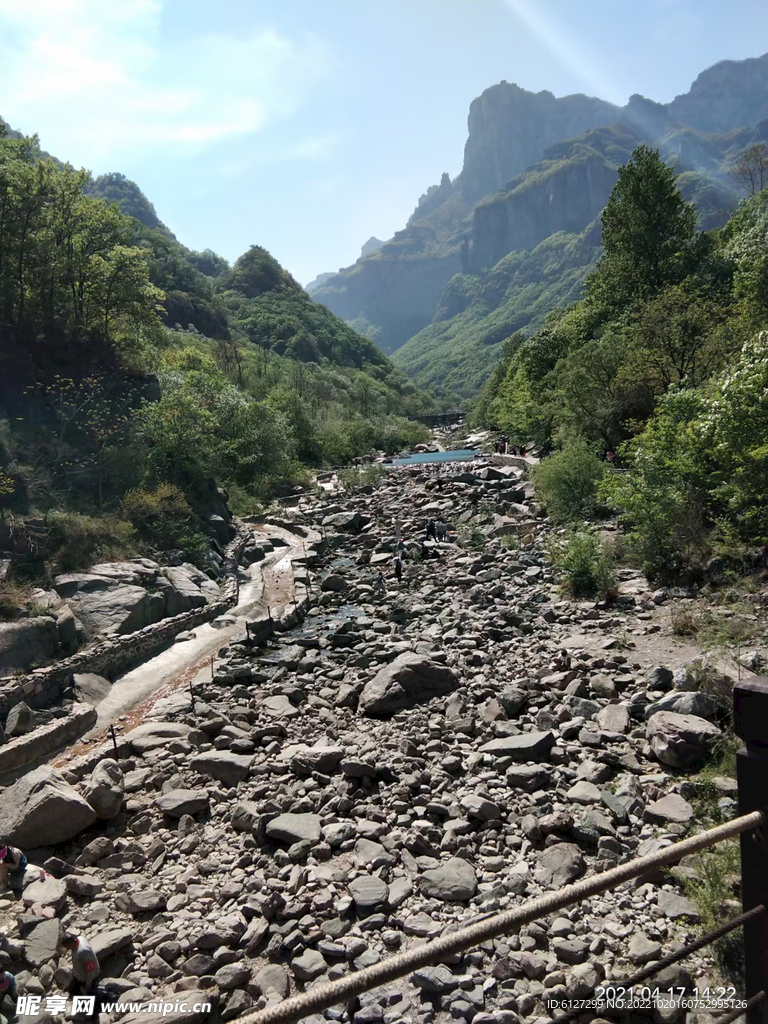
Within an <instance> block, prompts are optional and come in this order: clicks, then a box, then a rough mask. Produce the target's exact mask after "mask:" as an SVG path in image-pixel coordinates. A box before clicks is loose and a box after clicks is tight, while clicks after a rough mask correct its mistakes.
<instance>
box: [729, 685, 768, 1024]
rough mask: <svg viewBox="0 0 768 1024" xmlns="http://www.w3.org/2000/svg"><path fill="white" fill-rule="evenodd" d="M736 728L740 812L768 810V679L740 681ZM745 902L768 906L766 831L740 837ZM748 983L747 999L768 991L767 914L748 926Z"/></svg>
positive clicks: (767, 1008)
mask: <svg viewBox="0 0 768 1024" xmlns="http://www.w3.org/2000/svg"><path fill="white" fill-rule="evenodd" d="M733 727H734V729H735V731H736V735H737V736H739V737H740V738H741V739H742V740H744V744H745V746H744V749H743V750H740V751H739V752H738V754H737V755H736V774H737V778H738V783H739V814H748V813H749V812H750V811H757V810H759V811H764V810H765V809H766V808H768V678H765V677H760V678H754V679H749V680H744V681H743V682H739V683H736V685H735V686H734V688H733ZM740 842H741V898H742V905H743V907H744V910H745V911H747V910H751V909H752V908H753V907H756V906H759V905H760V904H761V903H762V904H763V905H765V906H768V870H767V869H766V854H768V843H766V835H765V831H764V829H762V828H759V829H756V830H755V831H754V832H751V833H750V834H748V835H747V834H742V836H741V840H740ZM744 980H745V989H746V992H745V994H746V997H747V999H751V998H752V997H753V996H756V995H757V993H758V992H761V991H762V992H768V920H767V919H766V916H765V915H762V916H760V917H757V918H755V919H753V920H751V921H749V922H748V923H747V924H745V925H744ZM747 1024H768V1003H766V1002H756V1003H755V1004H753V1005H752V1006H751V1007H750V1008H749V1009H748V1010H747Z"/></svg>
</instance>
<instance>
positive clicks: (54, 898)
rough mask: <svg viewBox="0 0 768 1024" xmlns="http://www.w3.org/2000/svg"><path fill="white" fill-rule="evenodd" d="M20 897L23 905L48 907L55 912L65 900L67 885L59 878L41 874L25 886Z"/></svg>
mask: <svg viewBox="0 0 768 1024" xmlns="http://www.w3.org/2000/svg"><path fill="white" fill-rule="evenodd" d="M22 899H23V901H24V906H25V907H33V906H35V905H37V906H39V907H42V908H43V909H45V908H46V907H50V908H51V909H52V910H53V911H54V913H55V912H56V911H59V910H61V908H62V907H63V906H64V904H65V902H66V899H67V886H66V883H65V882H63V881H62V880H61V879H60V878H54V877H53V875H43V877H42V878H38V879H37V880H36V881H34V882H31V883H30V884H29V885H28V886H27V887H26V889H25V890H24V893H23V896H22Z"/></svg>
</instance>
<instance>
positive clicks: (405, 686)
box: [358, 651, 459, 717]
mask: <svg viewBox="0 0 768 1024" xmlns="http://www.w3.org/2000/svg"><path fill="white" fill-rule="evenodd" d="M458 685H459V678H458V676H457V675H456V673H455V672H454V671H453V670H452V669H450V668H448V667H447V666H446V665H441V664H440V663H439V662H437V661H432V660H431V659H430V658H427V657H425V656H424V655H423V654H415V653H413V652H410V651H409V652H407V653H405V654H401V655H399V656H398V657H397V658H395V660H394V661H392V662H390V664H389V665H385V666H384V668H382V669H381V670H380V671H379V672H377V674H376V675H375V676H374V677H373V679H371V680H370V681H369V682H368V683H366V685H365V687H364V688H363V692H362V693H361V694H360V700H359V702H358V708H359V710H360V711H361V712H362V713H363V714H364V715H368V716H369V717H376V716H380V715H383V716H387V715H393V714H395V713H396V712H397V711H402V710H403V709H404V708H407V707H410V706H411V705H413V704H417V703H421V702H423V701H427V700H431V699H432V697H441V696H443V695H444V694H446V693H450V692H451V691H452V690H455V689H456V687H457V686H458Z"/></svg>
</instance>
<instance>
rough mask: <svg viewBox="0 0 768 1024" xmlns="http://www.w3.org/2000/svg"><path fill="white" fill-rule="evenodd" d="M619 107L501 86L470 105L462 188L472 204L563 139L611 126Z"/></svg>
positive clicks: (602, 102)
mask: <svg viewBox="0 0 768 1024" xmlns="http://www.w3.org/2000/svg"><path fill="white" fill-rule="evenodd" d="M618 116H619V108H618V107H615V106H614V105H613V104H612V103H606V102H605V101H604V100H599V99H594V98H592V97H590V96H581V95H576V96H563V97H561V98H560V99H557V98H555V96H553V95H552V93H551V92H538V93H533V92H528V91H527V90H526V89H521V88H520V87H519V86H517V85H510V84H509V83H508V82H501V83H500V84H499V85H494V86H492V87H491V88H490V89H486V90H485V92H484V93H483V94H482V95H481V96H479V97H478V98H477V99H476V100H473V102H472V105H471V106H470V108H469V120H468V125H469V138H468V139H467V143H466V146H465V147H464V169H463V170H462V172H461V189H462V191H463V193H464V196H465V198H466V199H468V200H470V201H474V202H476V201H477V200H478V199H482V197H483V196H487V195H490V194H491V193H492V192H496V191H498V189H500V188H503V187H504V186H505V185H506V184H507V182H509V180H510V179H511V178H513V177H515V175H517V174H520V173H521V172H522V171H524V170H525V168H526V167H529V166H530V165H531V164H535V163H537V162H538V161H539V160H541V158H542V155H543V154H544V151H545V150H546V149H547V148H548V147H549V146H552V145H554V143H556V142H560V141H561V140H562V139H572V138H574V137H575V136H577V135H581V134H582V132H585V131H588V130H589V129H590V128H599V127H600V126H602V125H606V124H611V123H612V122H614V121H616V120H617V118H618Z"/></svg>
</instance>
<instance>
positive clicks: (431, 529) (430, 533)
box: [427, 519, 437, 540]
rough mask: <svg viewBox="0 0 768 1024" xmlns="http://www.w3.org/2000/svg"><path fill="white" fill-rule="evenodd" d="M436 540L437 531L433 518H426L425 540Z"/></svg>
mask: <svg viewBox="0 0 768 1024" xmlns="http://www.w3.org/2000/svg"><path fill="white" fill-rule="evenodd" d="M430 539H431V540H437V533H436V532H435V520H434V519H428V520H427V540H430Z"/></svg>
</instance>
